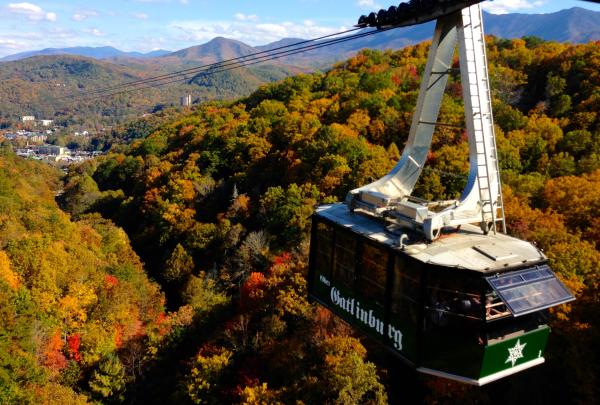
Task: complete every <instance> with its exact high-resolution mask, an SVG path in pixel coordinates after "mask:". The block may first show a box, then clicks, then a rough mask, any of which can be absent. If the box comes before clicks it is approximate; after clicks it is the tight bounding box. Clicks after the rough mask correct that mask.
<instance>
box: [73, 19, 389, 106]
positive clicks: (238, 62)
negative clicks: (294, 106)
mask: <svg viewBox="0 0 600 405" xmlns="http://www.w3.org/2000/svg"><path fill="white" fill-rule="evenodd" d="M389 29H392V27H390V28H384V29H378V30H372V31H367V32H361V33H358V34H354V35H350V36H346V37H342V38H335V39H330V40H327V41H323V42H318V43H312V42H315V41H317V40H319V39H317V38H316V39H314V40H307V41H302V42H300V43H310V44H309V45H305V46H302V47H299V48H293V49H288V50H285V51H279V52H275V53H273V51H276V50H278V49H282V48H289V47H294V46H297V44H291V45H286V46H285V47H279V48H275V49H272V50H269V51H261V52H257V53H254V54H250V55H245V56H242V57H238V58H233V59H229V60H227V61H222V62H218V63H212V64H208V65H203V66H198V67H195V68H190V69H185V70H183V71H179V72H173V73H170V74H165V75H161V76H156V77H152V78H148V79H143V80H138V81H136V82H130V83H126V84H123V85H118V86H112V87H110V88H106V89H99V90H95V91H92V92H88V93H86V94H83V97H84V98H85V97H86V98H87V99H88V100H94V99H98V98H103V97H111V96H115V95H118V94H124V93H129V92H132V91H137V90H143V89H146V88H156V87H160V86H164V85H166V84H171V83H177V82H184V81H188V80H191V79H193V78H194V77H196V76H198V75H199V74H205V75H211V74H215V73H220V72H226V71H229V70H233V69H239V68H241V67H246V66H251V65H255V64H258V63H263V62H267V61H270V60H274V59H279V58H283V57H286V56H291V55H295V54H298V53H302V52H308V51H311V50H315V49H319V48H323V47H326V46H331V45H336V44H339V43H343V42H347V41H352V40H355V39H358V38H362V37H366V36H370V35H373V34H377V33H379V32H383V31H387V30H389ZM355 30H356V29H355ZM349 31H354V30H349ZM339 34H340V33H338V34H331V36H333V35H339ZM267 53H268V54H267ZM191 75H193V76H191ZM190 76H191V77H190ZM167 79H172V80H167ZM165 80H167V81H165ZM132 86H136V87H133V88H130V87H132ZM90 96H91V97H90ZM71 97H74V96H71Z"/></svg>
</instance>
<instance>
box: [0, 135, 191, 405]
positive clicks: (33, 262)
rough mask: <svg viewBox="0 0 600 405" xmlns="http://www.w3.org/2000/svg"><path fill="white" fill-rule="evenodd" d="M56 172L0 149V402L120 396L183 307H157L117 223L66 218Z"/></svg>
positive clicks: (183, 314) (185, 315)
mask: <svg viewBox="0 0 600 405" xmlns="http://www.w3.org/2000/svg"><path fill="white" fill-rule="evenodd" d="M61 186H62V185H61V183H60V176H59V173H58V172H55V171H54V169H51V168H50V167H49V166H47V165H45V164H40V163H39V162H29V161H25V160H23V159H22V158H18V157H16V156H14V155H13V154H12V152H10V149H9V148H6V147H4V146H2V147H1V148H0V403H2V404H29V403H31V404H40V403H44V404H57V405H58V404H83V403H91V402H93V401H96V400H97V401H101V402H104V401H106V400H107V399H110V400H119V399H122V398H123V397H124V394H125V391H126V388H127V384H130V383H132V382H134V381H135V380H136V379H137V378H139V375H140V370H141V369H142V367H144V365H145V364H147V363H148V361H150V360H151V359H153V358H154V353H156V352H157V350H158V348H159V347H162V345H165V344H168V340H169V337H170V336H171V334H172V333H176V330H177V328H179V327H180V325H189V324H190V323H191V322H192V319H193V315H192V313H191V309H190V308H189V307H183V308H182V309H181V310H180V311H179V312H178V313H171V314H166V313H165V312H164V296H163V294H162V293H161V292H160V288H159V286H158V285H157V284H156V283H155V282H152V281H150V280H149V278H148V276H147V275H146V273H145V272H144V270H143V267H142V264H141V262H140V259H139V258H138V256H137V254H136V253H135V252H134V251H133V250H132V248H131V246H130V244H129V239H128V237H127V235H126V234H125V233H124V232H123V230H122V229H120V228H117V227H116V226H115V225H114V224H113V223H112V222H111V221H110V220H107V219H103V218H102V217H100V215H98V214H89V215H82V216H80V217H79V218H78V220H77V221H73V220H71V219H70V218H69V215H67V214H65V213H64V212H63V211H61V210H60V209H59V207H58V206H57V204H56V202H55V201H54V197H55V194H56V193H57V191H58V190H59V188H60V187H61Z"/></svg>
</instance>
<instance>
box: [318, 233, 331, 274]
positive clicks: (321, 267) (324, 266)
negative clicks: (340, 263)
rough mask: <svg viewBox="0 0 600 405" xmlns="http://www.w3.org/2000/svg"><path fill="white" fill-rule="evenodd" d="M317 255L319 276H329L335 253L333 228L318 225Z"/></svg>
mask: <svg viewBox="0 0 600 405" xmlns="http://www.w3.org/2000/svg"><path fill="white" fill-rule="evenodd" d="M316 246H317V254H316V257H315V264H316V270H317V273H318V274H325V275H327V276H329V275H330V273H331V258H332V251H333V229H332V228H331V226H329V225H327V224H325V223H323V222H319V223H317V243H316Z"/></svg>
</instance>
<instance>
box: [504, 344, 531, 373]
mask: <svg viewBox="0 0 600 405" xmlns="http://www.w3.org/2000/svg"><path fill="white" fill-rule="evenodd" d="M526 345H527V343H523V344H521V340H520V339H517V343H515V347H509V348H508V358H507V359H506V361H505V362H504V363H508V362H510V363H512V366H511V367H514V366H515V363H516V362H517V360H519V359H522V358H523V357H525V356H523V349H524V348H525V346H526Z"/></svg>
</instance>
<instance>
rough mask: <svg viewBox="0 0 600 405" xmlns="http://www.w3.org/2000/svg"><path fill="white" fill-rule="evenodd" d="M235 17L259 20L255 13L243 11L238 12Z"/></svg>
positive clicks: (242, 19) (243, 19)
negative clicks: (244, 12)
mask: <svg viewBox="0 0 600 405" xmlns="http://www.w3.org/2000/svg"><path fill="white" fill-rule="evenodd" d="M233 18H235V19H236V20H238V21H256V20H258V16H257V15H255V14H243V13H236V14H234V15H233Z"/></svg>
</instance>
